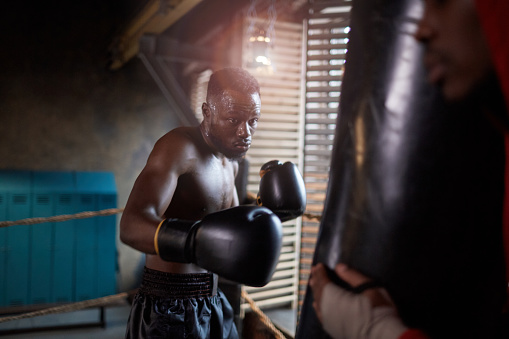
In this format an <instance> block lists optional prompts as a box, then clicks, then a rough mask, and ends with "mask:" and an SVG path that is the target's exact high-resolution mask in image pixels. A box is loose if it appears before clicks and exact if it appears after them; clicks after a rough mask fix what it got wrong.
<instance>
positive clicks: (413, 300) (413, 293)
mask: <svg viewBox="0 0 509 339" xmlns="http://www.w3.org/2000/svg"><path fill="white" fill-rule="evenodd" d="M421 15H422V1H421V0H354V1H353V6H352V12H351V31H350V36H349V39H350V40H349V45H348V54H347V60H346V64H345V65H346V68H345V76H344V81H343V84H342V94H341V103H340V114H339V117H338V123H337V127H336V135H335V141H334V148H333V156H332V161H331V168H330V176H329V184H328V190H327V197H326V202H325V207H324V211H323V215H322V220H321V225H320V233H319V236H318V241H317V247H316V251H315V256H314V259H313V262H314V264H316V263H317V262H323V263H324V264H326V266H328V267H329V268H331V269H333V268H334V266H335V265H336V263H338V262H345V263H347V264H348V265H349V266H351V267H353V268H355V269H357V270H359V271H360V272H362V273H364V274H366V275H367V276H370V277H372V278H373V279H375V280H376V281H378V282H379V283H381V284H382V285H383V286H384V287H386V288H387V290H388V291H389V293H390V294H391V296H392V297H393V299H394V302H395V303H396V305H397V307H398V311H399V312H400V315H401V317H402V319H403V321H404V322H405V323H406V324H407V325H408V326H411V327H416V328H420V329H423V330H424V331H425V332H427V333H428V334H429V335H430V336H431V337H432V338H442V337H443V338H492V337H494V336H495V335H494V332H495V331H496V322H497V320H498V319H497V317H498V315H499V314H500V309H501V304H502V303H503V301H504V300H503V299H504V290H505V282H504V262H503V256H502V250H503V249H502V235H501V233H502V212H501V211H502V198H503V163H504V154H503V140H502V138H501V136H499V135H498V134H497V132H495V130H494V129H493V128H492V127H491V126H490V124H489V122H488V119H486V117H485V116H484V115H483V114H482V113H481V112H480V111H479V110H475V109H473V108H472V107H470V106H468V105H466V106H465V107H463V108H462V109H460V108H459V107H454V108H452V107H448V108H446V107H445V105H444V104H443V103H442V101H441V98H440V95H439V91H438V89H435V88H433V87H431V86H429V85H428V84H427V82H426V75H425V70H424V67H423V65H422V64H423V63H422V53H423V47H422V46H421V45H420V44H419V43H418V42H416V41H415V39H414V38H413V33H414V32H415V29H416V27H417V26H416V25H417V21H418V19H419V18H420V16H421ZM312 303H313V295H312V293H311V290H310V288H309V287H308V289H307V291H306V296H305V299H304V304H303V306H302V309H301V315H300V318H299V322H298V328H297V334H296V338H300V339H308V338H313V339H317V338H328V335H327V334H326V333H325V332H324V331H323V330H322V328H321V325H320V323H319V321H318V320H317V318H316V315H315V312H314V310H313V307H312Z"/></svg>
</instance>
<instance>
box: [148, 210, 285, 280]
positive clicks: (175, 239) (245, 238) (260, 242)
mask: <svg viewBox="0 0 509 339" xmlns="http://www.w3.org/2000/svg"><path fill="white" fill-rule="evenodd" d="M282 238H283V229H282V226H281V221H280V220H279V218H278V217H277V216H276V215H275V214H274V213H272V212H271V211H270V210H268V209H266V208H263V207H257V206H237V207H232V208H229V209H226V210H222V211H219V212H215V213H211V214H209V215H206V216H205V217H204V218H203V219H202V220H199V221H187V220H179V219H165V220H163V221H162V222H161V223H160V224H159V227H158V228H157V231H156V234H155V237H154V246H155V248H156V252H157V254H158V255H159V256H160V257H161V259H163V260H166V261H172V262H180V263H194V264H196V265H198V266H200V267H202V268H204V269H206V270H209V271H211V272H213V273H216V274H218V275H220V276H222V277H224V278H226V279H229V280H233V281H236V282H238V283H241V284H245V285H249V286H255V287H261V286H264V285H266V284H267V283H268V282H269V281H270V279H271V278H272V274H273V273H274V270H275V269H276V265H277V262H278V259H279V254H280V251H281V244H282Z"/></svg>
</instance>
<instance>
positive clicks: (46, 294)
mask: <svg viewBox="0 0 509 339" xmlns="http://www.w3.org/2000/svg"><path fill="white" fill-rule="evenodd" d="M32 187H33V195H32V207H33V213H32V214H33V216H34V217H49V216H54V215H57V214H58V213H57V203H58V199H59V195H60V194H64V193H66V192H67V193H68V194H70V193H73V192H74V179H73V175H72V173H70V172H34V173H33V175H32ZM55 228H56V223H43V224H36V225H33V226H32V238H31V239H32V243H31V249H32V256H31V279H30V281H31V282H32V284H31V287H30V302H31V304H42V303H49V302H55V301H56V298H55V297H54V296H53V295H52V292H53V288H52V287H53V281H54V279H55V278H56V274H55V270H56V272H58V275H62V271H63V269H62V267H61V266H60V265H59V262H58V261H55V260H54V259H55V256H54V250H55ZM71 272H72V270H71ZM69 275H70V276H71V277H72V273H70V274H69Z"/></svg>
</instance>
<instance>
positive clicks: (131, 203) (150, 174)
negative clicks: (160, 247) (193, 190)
mask: <svg viewBox="0 0 509 339" xmlns="http://www.w3.org/2000/svg"><path fill="white" fill-rule="evenodd" d="M183 163H185V159H182V153H181V152H168V150H167V148H166V147H162V146H161V145H158V144H156V146H155V147H154V150H153V151H152V153H151V154H150V156H149V159H148V161H147V164H146V166H145V168H144V169H143V170H142V172H141V173H140V175H139V176H138V178H137V179H136V182H135V183H134V186H133V189H132V191H131V194H130V196H129V199H128V201H127V204H126V207H125V209H124V213H123V215H122V219H121V222H120V237H121V240H122V241H123V242H124V243H126V244H127V245H129V246H131V247H133V248H135V249H137V250H139V251H142V252H145V253H150V254H153V253H155V248H154V241H153V239H154V234H155V232H156V229H157V226H158V225H159V223H160V222H161V220H162V219H163V218H164V213H165V212H166V209H167V208H168V206H169V204H170V203H171V200H172V198H173V195H174V193H175V189H176V187H177V182H178V177H179V175H180V174H181V172H182V171H183V170H184V169H183V166H184V165H183Z"/></svg>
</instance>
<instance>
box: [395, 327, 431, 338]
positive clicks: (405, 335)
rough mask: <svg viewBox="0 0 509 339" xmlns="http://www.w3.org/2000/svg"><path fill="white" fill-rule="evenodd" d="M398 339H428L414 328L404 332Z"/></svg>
mask: <svg viewBox="0 0 509 339" xmlns="http://www.w3.org/2000/svg"><path fill="white" fill-rule="evenodd" d="M399 339H429V337H428V336H427V335H426V334H424V333H423V332H421V331H419V330H416V329H414V328H411V329H409V330H407V331H405V332H403V334H402V335H401V336H400V337H399Z"/></svg>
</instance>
